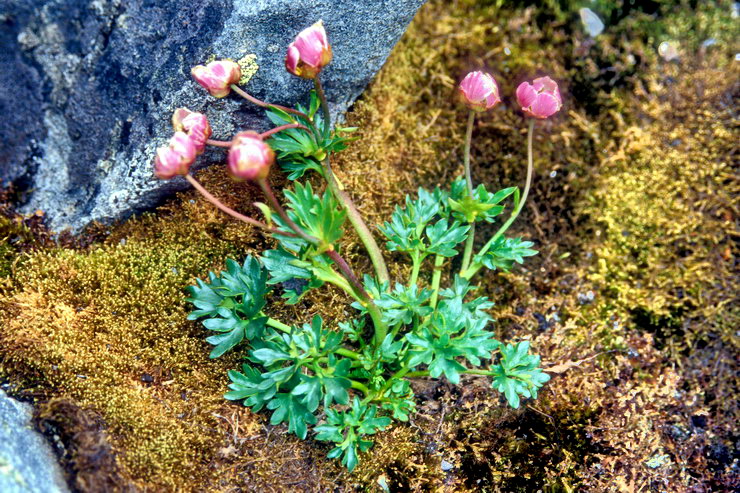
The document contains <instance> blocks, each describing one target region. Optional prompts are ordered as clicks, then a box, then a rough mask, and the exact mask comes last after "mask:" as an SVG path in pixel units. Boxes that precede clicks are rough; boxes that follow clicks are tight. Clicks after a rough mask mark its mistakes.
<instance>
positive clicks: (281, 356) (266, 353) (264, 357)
mask: <svg viewBox="0 0 740 493" xmlns="http://www.w3.org/2000/svg"><path fill="white" fill-rule="evenodd" d="M252 357H254V358H255V359H256V360H258V361H259V362H260V363H262V365H264V366H270V365H272V364H274V363H277V362H278V361H287V360H290V359H292V357H291V356H290V354H288V353H286V352H284V351H279V350H275V349H270V348H262V349H255V350H254V351H252Z"/></svg>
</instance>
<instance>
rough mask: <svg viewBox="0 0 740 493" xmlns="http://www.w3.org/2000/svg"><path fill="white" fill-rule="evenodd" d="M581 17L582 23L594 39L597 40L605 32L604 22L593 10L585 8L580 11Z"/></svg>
mask: <svg viewBox="0 0 740 493" xmlns="http://www.w3.org/2000/svg"><path fill="white" fill-rule="evenodd" d="M578 13H579V14H580V16H581V22H582V23H583V27H584V28H585V29H586V32H587V33H588V35H589V36H591V37H592V38H595V37H596V36H598V35H599V34H601V33H602V32H604V22H603V21H602V20H601V19H600V18H599V16H598V15H596V13H594V11H593V10H591V9H588V8H583V9H580V10H579V11H578Z"/></svg>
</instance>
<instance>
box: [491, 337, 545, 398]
mask: <svg viewBox="0 0 740 493" xmlns="http://www.w3.org/2000/svg"><path fill="white" fill-rule="evenodd" d="M500 349H501V358H500V361H499V363H498V364H497V365H494V366H492V367H491V369H492V371H493V383H492V386H493V388H494V389H496V390H498V391H499V392H503V393H504V396H506V400H507V401H508V402H509V405H510V406H511V407H513V408H514V409H517V408H518V407H519V404H520V398H519V396H522V397H531V398H533V399H536V398H537V390H538V389H539V388H541V387H542V386H543V385H544V384H545V382H547V381H548V380H550V375H548V374H547V373H544V372H543V371H542V369H541V368H539V364H540V357H539V356H536V355H532V354H529V341H522V342H519V343H517V344H516V346H512V345H511V344H507V345H505V346H501V348H500Z"/></svg>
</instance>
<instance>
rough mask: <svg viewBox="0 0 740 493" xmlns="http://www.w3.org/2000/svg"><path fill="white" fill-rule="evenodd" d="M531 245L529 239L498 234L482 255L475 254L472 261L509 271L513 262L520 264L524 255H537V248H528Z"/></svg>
mask: <svg viewBox="0 0 740 493" xmlns="http://www.w3.org/2000/svg"><path fill="white" fill-rule="evenodd" d="M533 245H534V243H532V242H531V241H522V239H521V238H504V237H503V236H500V237H499V238H497V239H496V241H494V242H493V244H492V245H491V247H490V248H489V249H488V251H487V252H486V253H485V254H484V255H483V256H482V257H480V256H477V255H476V257H475V259H474V262H475V263H480V264H483V265H484V266H486V267H488V268H489V269H501V270H504V271H509V270H511V267H512V266H513V265H514V262H517V263H519V264H521V263H523V262H524V257H531V256H532V255H537V253H538V252H537V250H533V249H531V248H530V247H531V246H533Z"/></svg>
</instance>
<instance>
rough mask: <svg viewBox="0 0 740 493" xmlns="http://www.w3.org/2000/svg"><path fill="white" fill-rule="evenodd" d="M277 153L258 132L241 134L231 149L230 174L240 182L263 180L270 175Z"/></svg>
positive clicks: (235, 137) (236, 137)
mask: <svg viewBox="0 0 740 493" xmlns="http://www.w3.org/2000/svg"><path fill="white" fill-rule="evenodd" d="M274 162H275V152H274V151H273V150H272V148H270V146H269V145H267V144H266V143H265V141H263V140H262V137H260V134H258V133H257V132H252V131H247V132H239V133H238V134H236V136H234V140H233V141H232V142H231V148H230V149H229V165H228V168H229V173H230V174H231V176H233V177H234V178H237V179H240V180H249V181H254V180H262V179H264V178H267V175H269V174H270V166H272V163H274Z"/></svg>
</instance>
